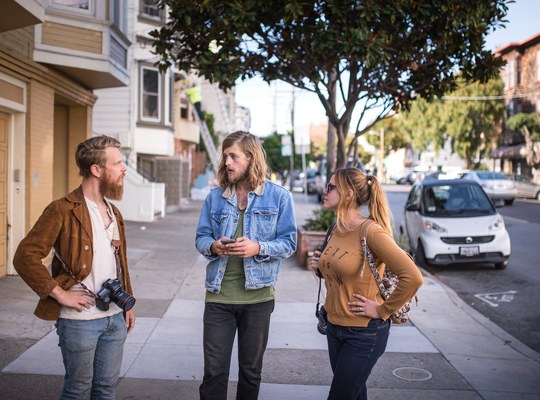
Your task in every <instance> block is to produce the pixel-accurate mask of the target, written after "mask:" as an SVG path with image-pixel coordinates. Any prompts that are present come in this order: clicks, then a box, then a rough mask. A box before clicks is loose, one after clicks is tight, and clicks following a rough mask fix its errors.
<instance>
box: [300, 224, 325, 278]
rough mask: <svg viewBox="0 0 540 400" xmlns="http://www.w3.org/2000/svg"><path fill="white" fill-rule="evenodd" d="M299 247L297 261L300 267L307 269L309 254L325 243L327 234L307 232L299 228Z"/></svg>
mask: <svg viewBox="0 0 540 400" xmlns="http://www.w3.org/2000/svg"><path fill="white" fill-rule="evenodd" d="M297 232H298V245H297V247H296V261H297V262H298V265H300V266H302V267H306V268H307V258H308V253H309V252H312V251H315V250H317V249H319V248H320V247H321V246H322V244H323V243H324V238H325V236H326V232H321V231H306V230H304V229H303V228H301V227H299V228H298V231H297Z"/></svg>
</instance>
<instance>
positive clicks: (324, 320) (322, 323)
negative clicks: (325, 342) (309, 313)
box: [315, 306, 328, 335]
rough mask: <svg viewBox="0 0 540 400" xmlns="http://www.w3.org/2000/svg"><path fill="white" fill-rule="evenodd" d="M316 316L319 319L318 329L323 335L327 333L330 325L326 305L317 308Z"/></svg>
mask: <svg viewBox="0 0 540 400" xmlns="http://www.w3.org/2000/svg"><path fill="white" fill-rule="evenodd" d="M315 316H316V317H317V319H318V320H319V321H318V322H317V330H318V331H319V333H320V334H321V335H326V328H327V327H328V317H327V315H326V310H325V309H324V306H321V308H318V309H317V310H315Z"/></svg>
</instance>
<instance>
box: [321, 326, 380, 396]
mask: <svg viewBox="0 0 540 400" xmlns="http://www.w3.org/2000/svg"><path fill="white" fill-rule="evenodd" d="M389 332H390V320H387V321H383V320H381V319H374V320H371V321H370V322H369V325H368V326H367V327H365V328H362V327H360V328H358V327H347V326H337V325H332V324H331V323H330V322H329V323H328V329H327V335H326V337H327V340H328V353H329V355H330V365H331V366H332V372H333V373H334V378H333V379H332V386H331V387H330V393H329V394H328V400H338V399H339V400H367V387H366V382H367V380H368V378H369V375H370V374H371V370H372V369H373V367H374V366H375V363H376V362H377V360H378V359H379V357H380V356H382V354H383V353H384V350H385V349H386V343H387V342H388V334H389Z"/></svg>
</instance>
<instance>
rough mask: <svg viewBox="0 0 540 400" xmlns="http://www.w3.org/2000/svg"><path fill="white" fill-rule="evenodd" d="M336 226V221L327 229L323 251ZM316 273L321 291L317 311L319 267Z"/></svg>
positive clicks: (320, 280)
mask: <svg viewBox="0 0 540 400" xmlns="http://www.w3.org/2000/svg"><path fill="white" fill-rule="evenodd" d="M335 227H336V223H335V222H334V223H332V225H330V226H329V227H328V230H327V231H326V237H325V238H324V242H323V245H322V249H321V253H322V252H323V251H324V249H325V248H326V245H327V244H328V241H329V240H330V237H331V236H332V232H334V228H335ZM316 274H317V277H318V278H319V292H318V293H317V308H316V309H315V312H319V306H320V304H321V287H322V274H321V271H319V270H318V269H317V272H316Z"/></svg>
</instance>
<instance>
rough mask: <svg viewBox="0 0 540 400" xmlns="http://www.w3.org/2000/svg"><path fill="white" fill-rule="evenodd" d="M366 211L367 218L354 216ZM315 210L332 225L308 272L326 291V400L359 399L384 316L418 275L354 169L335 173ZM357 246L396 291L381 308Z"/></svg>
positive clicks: (371, 186)
mask: <svg viewBox="0 0 540 400" xmlns="http://www.w3.org/2000/svg"><path fill="white" fill-rule="evenodd" d="M366 204H369V213H370V216H369V218H368V217H364V216H362V215H361V214H360V207H361V206H364V205H366ZM323 207H324V208H327V209H330V210H335V211H336V214H337V221H336V225H335V228H334V230H333V232H332V234H331V236H330V238H329V240H328V244H327V246H326V247H325V249H324V250H323V253H322V254H321V253H320V252H315V257H314V258H313V260H312V262H311V263H310V266H311V268H313V269H315V270H318V271H320V272H321V273H322V276H323V277H324V279H325V285H326V290H327V294H326V300H325V304H324V308H325V310H326V312H327V318H328V327H327V341H328V353H329V356H330V365H331V367H332V372H333V373H334V378H333V380H332V385H331V387H330V393H329V395H328V399H329V400H330V399H331V400H335V399H339V400H365V399H367V387H366V382H367V380H368V377H369V375H370V374H371V370H372V369H373V367H374V366H375V363H376V362H377V360H378V359H379V357H380V356H381V355H382V354H383V353H384V351H385V349H386V344H387V340H388V335H389V331H390V318H389V317H390V316H391V315H392V314H393V313H394V312H396V311H397V310H398V309H400V308H401V307H402V306H403V305H404V304H405V303H406V302H407V301H408V300H409V299H411V298H412V297H413V296H414V295H415V293H416V292H417V290H418V289H419V288H420V286H421V285H422V281H423V278H422V274H421V273H420V271H419V269H418V268H417V267H416V265H415V264H414V262H413V261H412V259H411V258H410V257H409V255H408V254H406V253H405V252H404V251H403V250H402V249H401V248H399V247H398V245H397V244H396V243H395V242H394V239H393V238H392V225H391V221H390V211H389V206H388V202H387V200H386V196H385V194H384V192H383V190H382V186H381V185H380V183H379V182H378V180H377V178H375V177H374V176H369V175H365V174H363V173H362V172H360V171H359V170H358V169H356V168H344V169H338V170H336V172H335V173H334V175H333V176H332V177H331V178H330V181H329V182H328V184H327V186H326V189H325V190H324V193H323ZM362 238H366V240H367V245H368V247H369V249H370V252H371V253H372V255H373V257H374V258H375V261H376V266H377V269H378V272H379V274H380V276H382V274H383V272H384V268H389V269H390V270H391V271H392V272H394V273H395V274H396V275H397V276H398V278H399V284H398V286H397V288H396V289H395V291H394V292H393V293H392V295H391V296H390V297H388V299H386V301H384V300H383V298H382V297H381V295H380V293H379V288H378V286H377V283H376V281H375V278H374V277H373V274H372V272H371V270H370V266H369V263H368V260H366V259H365V257H364V251H363V248H362V243H361V241H362Z"/></svg>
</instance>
